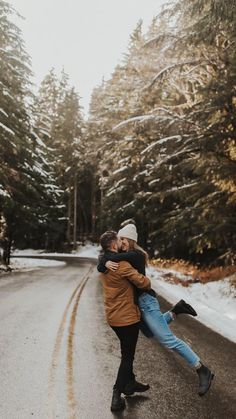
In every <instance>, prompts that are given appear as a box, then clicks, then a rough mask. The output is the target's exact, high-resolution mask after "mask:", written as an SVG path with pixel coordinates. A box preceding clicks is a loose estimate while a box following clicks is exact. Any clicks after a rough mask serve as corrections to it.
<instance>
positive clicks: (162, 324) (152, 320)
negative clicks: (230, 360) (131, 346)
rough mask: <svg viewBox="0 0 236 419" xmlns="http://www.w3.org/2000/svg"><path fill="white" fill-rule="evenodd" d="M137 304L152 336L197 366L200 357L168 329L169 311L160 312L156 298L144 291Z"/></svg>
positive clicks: (170, 318)
mask: <svg viewBox="0 0 236 419" xmlns="http://www.w3.org/2000/svg"><path fill="white" fill-rule="evenodd" d="M138 305H139V308H140V311H141V313H142V319H143V320H144V322H145V323H146V324H147V326H148V328H149V329H150V330H151V332H152V333H153V336H154V337H155V338H156V339H157V340H158V341H159V342H160V343H161V344H162V345H163V346H165V347H166V348H169V349H172V350H173V351H175V352H177V353H178V354H179V355H181V356H182V357H183V358H184V359H185V360H186V361H187V362H188V363H189V364H190V365H191V366H192V367H194V366H197V365H198V363H199V361H200V358H199V356H198V355H197V354H195V352H193V351H192V349H191V348H190V347H189V346H188V345H187V343H185V342H183V341H182V340H181V339H179V338H177V337H176V336H175V335H174V334H173V333H172V331H171V330H170V328H169V326H168V324H169V323H170V322H171V320H172V316H171V314H170V312H167V313H165V314H162V312H161V310H160V305H159V302H158V300H157V298H155V297H153V296H152V295H150V294H148V293H146V292H144V293H143V294H141V295H140V296H139V297H138Z"/></svg>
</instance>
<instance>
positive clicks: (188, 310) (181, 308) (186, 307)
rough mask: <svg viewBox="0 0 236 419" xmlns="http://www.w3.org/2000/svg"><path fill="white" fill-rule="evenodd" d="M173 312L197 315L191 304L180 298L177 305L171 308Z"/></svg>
mask: <svg viewBox="0 0 236 419" xmlns="http://www.w3.org/2000/svg"><path fill="white" fill-rule="evenodd" d="M171 311H173V313H175V314H176V315H177V314H190V316H197V313H196V311H195V310H194V308H193V307H192V306H190V304H187V303H186V302H185V301H184V300H180V301H179V302H178V303H177V304H175V306H174V307H173V308H172V309H171Z"/></svg>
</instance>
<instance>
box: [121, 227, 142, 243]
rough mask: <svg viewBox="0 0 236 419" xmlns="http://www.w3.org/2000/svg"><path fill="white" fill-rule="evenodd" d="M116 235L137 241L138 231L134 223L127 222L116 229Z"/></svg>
mask: <svg viewBox="0 0 236 419" xmlns="http://www.w3.org/2000/svg"><path fill="white" fill-rule="evenodd" d="M118 237H125V238H126V239H131V240H134V241H135V242H137V240H138V233H137V229H136V226H135V225H134V224H127V225H126V226H125V227H123V228H121V230H119V231H118Z"/></svg>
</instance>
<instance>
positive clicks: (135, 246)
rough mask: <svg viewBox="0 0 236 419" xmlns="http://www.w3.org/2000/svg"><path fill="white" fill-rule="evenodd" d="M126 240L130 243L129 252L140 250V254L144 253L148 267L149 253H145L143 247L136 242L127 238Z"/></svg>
mask: <svg viewBox="0 0 236 419" xmlns="http://www.w3.org/2000/svg"><path fill="white" fill-rule="evenodd" d="M126 240H127V241H128V243H129V250H139V251H140V252H142V253H143V254H144V256H145V264H146V265H147V264H148V254H147V252H145V250H144V249H143V248H142V247H141V246H139V245H138V243H136V242H135V241H134V240H131V239H127V238H126Z"/></svg>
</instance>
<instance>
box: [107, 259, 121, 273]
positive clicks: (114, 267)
mask: <svg viewBox="0 0 236 419" xmlns="http://www.w3.org/2000/svg"><path fill="white" fill-rule="evenodd" d="M105 266H106V268H107V269H109V270H110V271H113V272H114V271H116V270H117V269H118V266H119V263H116V262H112V261H111V260H108V261H107V262H106V263H105Z"/></svg>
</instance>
